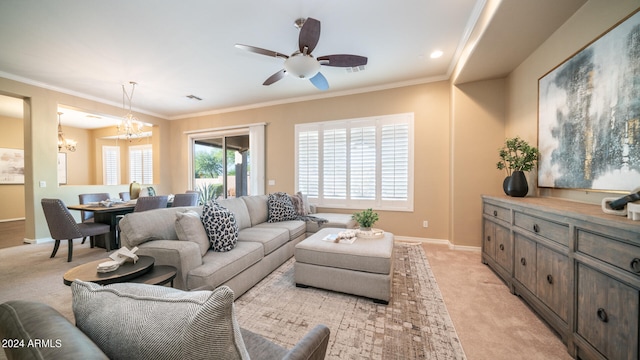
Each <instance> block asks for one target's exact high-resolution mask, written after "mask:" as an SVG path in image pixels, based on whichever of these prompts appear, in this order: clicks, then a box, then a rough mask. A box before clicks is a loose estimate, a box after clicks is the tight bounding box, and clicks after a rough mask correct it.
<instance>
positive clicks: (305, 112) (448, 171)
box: [0, 0, 640, 247]
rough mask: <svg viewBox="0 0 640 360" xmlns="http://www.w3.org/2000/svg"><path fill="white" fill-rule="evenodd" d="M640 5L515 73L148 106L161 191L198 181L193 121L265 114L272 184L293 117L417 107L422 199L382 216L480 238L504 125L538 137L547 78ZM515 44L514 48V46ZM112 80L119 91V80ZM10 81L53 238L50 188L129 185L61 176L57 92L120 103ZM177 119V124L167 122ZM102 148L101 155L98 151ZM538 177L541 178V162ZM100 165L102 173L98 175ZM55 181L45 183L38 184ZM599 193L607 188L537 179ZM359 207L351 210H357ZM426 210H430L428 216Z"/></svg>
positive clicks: (416, 229)
mask: <svg viewBox="0 0 640 360" xmlns="http://www.w3.org/2000/svg"><path fill="white" fill-rule="evenodd" d="M639 6H640V0H616V1H613V2H612V1H609V0H591V1H589V2H588V3H586V4H585V6H583V7H582V8H581V9H580V10H579V11H578V12H576V14H574V16H573V17H572V18H571V19H569V20H568V21H567V22H566V23H565V24H564V25H563V26H562V27H561V28H560V29H558V30H557V31H556V32H555V33H554V34H553V35H552V36H551V37H550V38H549V39H547V41H545V42H544V43H543V44H542V45H541V46H540V47H539V48H538V49H537V50H536V51H535V52H533V53H532V54H531V55H530V56H529V57H528V58H527V59H526V60H525V61H524V62H523V63H522V64H521V65H520V66H519V67H518V68H517V69H516V70H515V71H513V72H512V73H511V74H510V75H509V76H508V77H507V78H506V79H498V80H487V81H479V82H475V83H469V84H459V85H458V86H453V85H450V84H449V83H448V82H444V81H443V82H437V83H431V84H423V85H415V86H408V87H402V88H396V89H390V90H383V91H376V92H370V93H363V94H357V95H348V96H341V97H335V98H327V99H321V100H312V101H304V102H296V103H290V104H283V105H276V106H268V107H263V108H257V109H251V110H243V111H235V112H228V113H222V114H216V115H207V116H201V117H195V118H188V119H182V120H174V121H166V120H163V119H158V118H154V117H151V116H145V115H143V114H140V115H139V116H138V117H139V118H140V119H141V120H142V121H145V122H149V123H153V124H156V125H159V126H158V127H157V128H156V127H154V138H153V142H154V144H159V145H160V151H159V152H157V153H156V152H154V163H155V164H158V165H159V166H158V168H157V169H158V170H157V171H158V174H157V176H156V174H154V177H155V178H156V179H158V180H157V182H158V183H159V184H157V185H156V186H157V190H158V191H159V192H161V193H177V192H183V191H184V190H186V189H187V188H188V187H189V174H187V169H188V164H187V159H188V144H187V136H186V135H185V132H186V131H193V130H201V129H211V128H220V127H226V126H234V125H239V124H251V123H261V122H265V123H267V124H268V125H267V127H266V149H265V158H266V179H267V180H275V185H274V186H266V191H267V192H275V191H286V192H292V191H294V190H295V184H294V180H295V176H294V173H293V171H294V163H293V162H294V158H295V157H294V153H293V151H294V143H293V141H294V124H296V123H304V122H316V121H329V120H339V119H347V118H358V117H367V116H375V115H384V114H394V113H404V112H413V113H414V114H415V140H416V147H415V199H414V204H415V209H414V211H413V212H410V213H405V212H397V213H393V212H384V211H382V212H380V215H381V220H380V222H379V223H378V224H377V225H378V226H379V227H382V228H384V229H386V230H389V231H392V232H394V233H396V235H399V236H405V237H415V238H429V239H447V240H450V241H451V242H452V243H453V244H455V245H456V246H477V247H479V246H480V245H481V219H482V216H481V210H480V195H481V194H500V193H501V192H502V180H503V178H504V175H505V174H504V173H501V172H500V171H498V170H496V168H495V163H496V162H497V151H498V148H499V147H500V146H501V145H502V142H503V141H504V138H505V137H511V136H515V135H519V136H521V137H523V138H524V139H526V140H528V141H530V142H532V143H537V98H538V97H537V84H538V78H539V77H541V76H542V75H544V74H545V73H546V72H548V71H549V70H551V69H552V68H554V67H555V66H556V65H558V64H559V63H561V62H562V61H564V60H565V59H566V58H568V57H569V56H571V55H572V54H573V53H575V52H576V51H578V50H579V49H580V48H582V47H583V46H585V45H586V44H587V43H589V42H590V41H591V40H593V39H595V38H596V37H597V36H599V35H600V34H602V33H603V32H604V31H606V30H607V29H609V28H610V27H612V26H613V25H615V24H616V23H617V22H618V21H619V20H621V19H622V18H624V17H625V16H626V15H628V14H629V13H631V12H632V11H633V10H634V9H635V8H637V7H639ZM506 51H508V50H506ZM114 91H118V90H117V89H115V90H114ZM0 93H2V94H6V95H10V96H16V97H20V98H26V99H27V100H28V103H29V104H30V107H27V109H26V114H25V126H24V129H25V137H24V138H25V144H24V148H25V156H26V157H27V158H32V159H33V162H32V163H31V164H29V165H28V169H25V170H26V172H27V174H26V175H25V178H26V180H25V186H24V189H25V190H24V191H25V194H24V197H25V200H26V201H25V216H26V218H27V238H32V239H36V238H46V237H48V230H47V229H46V223H45V222H44V216H43V214H42V210H41V207H40V199H41V198H43V197H58V198H62V199H63V200H64V201H66V202H69V203H71V202H76V201H77V194H79V193H84V192H102V191H107V192H110V193H111V194H112V195H116V194H117V193H118V192H120V191H126V190H127V187H126V186H115V187H102V186H62V187H58V186H56V158H55V156H56V155H55V154H56V122H57V121H56V118H57V115H56V111H57V105H58V104H65V105H67V106H72V107H77V108H81V109H84V110H87V111H92V112H95V113H98V114H100V113H106V114H114V115H118V114H120V109H119V108H116V107H112V106H109V105H104V104H101V103H97V102H94V101H90V100H86V99H81V98H77V97H74V96H70V95H66V94H62V93H58V92H55V91H51V90H47V89H43V88H38V87H35V86H31V85H26V84H23V83H19V82H15V81H12V80H8V79H3V78H0ZM165 130H168V131H165ZM94 156H95V155H94ZM533 175H534V176H533V178H530V184H531V187H533V186H534V185H535V174H533ZM96 176H97V175H96ZM41 180H43V181H46V182H47V184H48V186H47V187H46V188H39V187H38V186H37V184H38V182H39V181H41ZM532 192H536V193H539V194H540V195H543V196H557V197H563V198H570V199H577V200H581V201H587V202H592V203H599V202H600V199H601V198H602V197H603V196H605V195H606V194H602V193H591V192H589V193H585V192H580V191H568V190H565V191H559V190H549V189H543V190H536V189H534V190H533V191H532ZM349 212H352V211H351V210H350V211H349ZM423 220H428V221H429V227H428V228H426V229H425V228H422V222H423Z"/></svg>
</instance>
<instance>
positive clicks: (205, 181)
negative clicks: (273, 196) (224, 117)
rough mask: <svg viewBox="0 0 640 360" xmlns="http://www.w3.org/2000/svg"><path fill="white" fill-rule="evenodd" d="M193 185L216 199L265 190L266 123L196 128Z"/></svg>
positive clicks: (192, 151) (192, 147)
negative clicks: (238, 126) (232, 126)
mask: <svg viewBox="0 0 640 360" xmlns="http://www.w3.org/2000/svg"><path fill="white" fill-rule="evenodd" d="M189 139H190V142H189V143H190V144H191V145H190V151H189V155H190V167H189V170H190V179H191V180H190V181H191V188H192V189H193V190H197V191H199V192H200V193H201V195H202V196H201V199H203V200H213V199H224V198H233V197H240V196H245V195H259V194H263V193H264V125H263V124H258V125H253V126H250V127H243V128H234V129H226V130H225V129H221V130H210V131H201V132H194V133H192V134H189Z"/></svg>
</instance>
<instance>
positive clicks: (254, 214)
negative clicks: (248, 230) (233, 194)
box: [241, 195, 269, 226]
mask: <svg viewBox="0 0 640 360" xmlns="http://www.w3.org/2000/svg"><path fill="white" fill-rule="evenodd" d="M241 199H242V201H244V203H245V204H246V205H247V210H249V217H250V218H251V226H256V225H258V224H262V223H263V222H267V219H269V207H268V205H267V201H268V196H267V195H254V196H243V197H241Z"/></svg>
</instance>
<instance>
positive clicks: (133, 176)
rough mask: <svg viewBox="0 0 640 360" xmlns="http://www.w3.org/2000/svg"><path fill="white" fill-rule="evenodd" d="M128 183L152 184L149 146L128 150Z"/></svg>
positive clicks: (150, 149) (151, 161)
mask: <svg viewBox="0 0 640 360" xmlns="http://www.w3.org/2000/svg"><path fill="white" fill-rule="evenodd" d="M129 177H130V179H129V180H130V182H134V181H135V182H137V183H140V184H153V151H152V148H151V145H140V146H132V147H130V148H129Z"/></svg>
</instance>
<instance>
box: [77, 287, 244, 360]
mask: <svg viewBox="0 0 640 360" xmlns="http://www.w3.org/2000/svg"><path fill="white" fill-rule="evenodd" d="M71 289H72V295H73V313H74V316H75V319H76V326H77V327H78V328H79V329H80V330H82V332H84V333H85V334H86V335H87V336H89V338H91V340H93V342H95V343H96V345H98V347H100V349H102V351H103V352H104V353H105V354H106V355H107V356H108V357H109V358H111V359H125V358H128V359H154V360H155V359H248V357H249V355H248V353H247V350H246V348H245V345H244V342H243V340H242V335H241V332H240V327H239V326H238V323H237V321H236V318H235V313H234V305H233V291H232V290H231V289H229V288H228V287H226V286H225V287H220V288H218V289H215V290H213V291H191V292H185V291H182V290H177V289H173V288H168V287H164V286H154V285H146V284H134V283H121V284H112V285H107V286H104V287H103V286H100V285H97V284H94V283H88V282H82V281H78V280H76V281H74V282H73V284H72V285H71Z"/></svg>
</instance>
